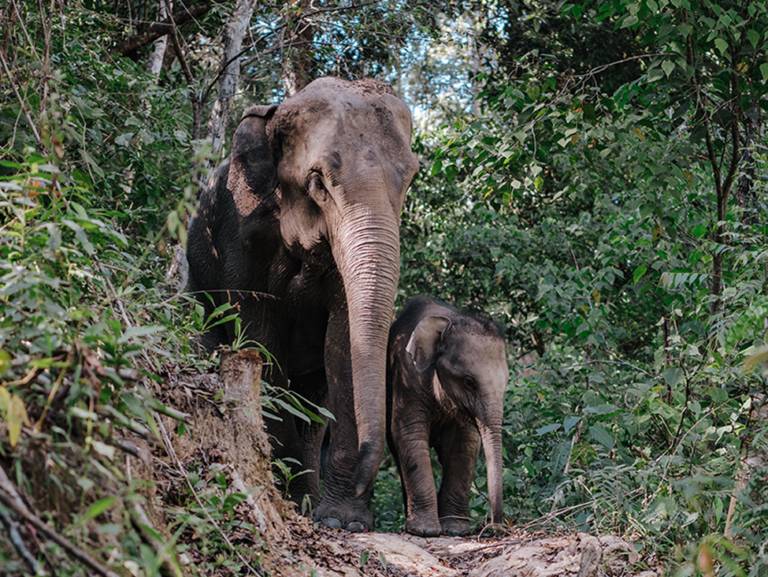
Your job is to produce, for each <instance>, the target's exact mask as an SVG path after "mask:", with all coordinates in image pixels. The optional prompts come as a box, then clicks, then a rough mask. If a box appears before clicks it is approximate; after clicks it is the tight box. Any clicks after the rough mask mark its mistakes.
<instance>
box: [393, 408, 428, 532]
mask: <svg viewBox="0 0 768 577" xmlns="http://www.w3.org/2000/svg"><path fill="white" fill-rule="evenodd" d="M392 438H393V440H394V443H395V446H396V448H397V461H398V465H399V468H400V478H401V480H402V482H403V488H404V492H405V497H406V499H405V514H406V521H405V530H406V531H407V532H408V533H411V534H412V535H419V536H421V537H435V536H437V535H439V534H440V521H439V520H438V518H437V495H436V491H435V480H434V477H433V476H432V463H431V461H430V457H429V431H428V430H427V426H426V425H425V424H422V423H418V424H415V425H414V424H408V425H407V426H404V425H403V424H398V423H397V422H396V423H394V426H393V430H392Z"/></svg>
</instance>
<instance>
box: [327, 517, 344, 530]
mask: <svg viewBox="0 0 768 577" xmlns="http://www.w3.org/2000/svg"><path fill="white" fill-rule="evenodd" d="M322 523H323V525H325V526H326V527H329V528H331V529H341V521H339V520H338V519H336V518H335V517H323V519H322Z"/></svg>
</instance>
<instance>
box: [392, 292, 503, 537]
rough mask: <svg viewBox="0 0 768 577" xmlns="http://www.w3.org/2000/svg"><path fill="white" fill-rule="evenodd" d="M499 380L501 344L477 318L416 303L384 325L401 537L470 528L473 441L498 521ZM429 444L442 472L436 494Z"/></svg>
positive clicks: (433, 303) (431, 302)
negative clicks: (403, 511)
mask: <svg viewBox="0 0 768 577" xmlns="http://www.w3.org/2000/svg"><path fill="white" fill-rule="evenodd" d="M508 380H509V369H508V367H507V354H506V346H505V342H504V338H503V336H502V334H501V331H500V330H499V328H498V326H497V325H496V324H495V323H494V322H493V321H492V320H491V319H490V318H488V317H486V316H485V315H483V314H480V313H467V312H460V311H458V310H456V309H455V308H453V307H451V306H449V305H447V304H445V303H442V302H440V301H437V300H435V299H430V298H426V297H417V298H414V299H411V300H410V301H408V303H406V305H405V307H404V308H403V311H402V312H401V313H400V315H399V316H398V318H397V319H396V320H395V322H394V323H393V324H392V328H391V329H390V336H389V351H388V353H387V399H388V403H387V432H388V441H389V446H390V450H391V451H392V454H393V455H394V457H395V462H396V463H397V466H398V470H399V472H400V478H401V480H402V482H403V497H404V499H403V501H404V503H405V507H406V526H405V528H406V531H408V532H409V533H412V534H414V535H419V536H422V537H433V536H436V535H439V534H444V535H462V534H466V533H467V532H468V531H469V529H470V522H469V491H470V488H471V485H472V480H473V479H474V475H475V464H476V461H477V456H478V453H479V451H480V447H481V445H482V447H483V449H484V452H485V460H486V465H487V470H488V497H489V500H490V505H491V520H492V522H493V523H500V522H501V520H502V485H501V481H502V478H501V474H502V463H501V422H502V416H503V404H504V390H505V388H506V386H507V381H508ZM430 448H434V449H435V450H436V452H437V457H438V460H439V461H440V466H441V468H442V481H441V484H440V491H439V493H438V492H437V491H436V489H435V482H434V477H433V475H432V465H431V459H430Z"/></svg>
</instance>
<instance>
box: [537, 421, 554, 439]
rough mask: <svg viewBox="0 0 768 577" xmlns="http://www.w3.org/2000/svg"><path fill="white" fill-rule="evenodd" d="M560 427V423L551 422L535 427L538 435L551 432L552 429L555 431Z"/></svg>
mask: <svg viewBox="0 0 768 577" xmlns="http://www.w3.org/2000/svg"><path fill="white" fill-rule="evenodd" d="M559 428H560V423H551V424H549V425H544V426H543V427H539V428H538V429H536V434H537V435H538V436H542V435H546V434H547V433H552V432H553V431H557V430H558V429H559Z"/></svg>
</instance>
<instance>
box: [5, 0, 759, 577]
mask: <svg viewBox="0 0 768 577" xmlns="http://www.w3.org/2000/svg"><path fill="white" fill-rule="evenodd" d="M325 76H333V77H338V78H341V79H344V80H357V79H362V78H373V79H376V80H377V81H381V82H383V83H386V84H388V85H390V86H391V87H392V89H393V90H394V93H395V94H397V95H398V96H399V97H400V98H401V99H402V101H403V102H404V103H405V105H407V107H408V109H409V110H410V113H411V116H412V131H411V144H410V146H411V150H412V151H413V152H414V153H415V155H416V156H417V158H418V171H417V172H416V173H415V176H414V177H413V180H412V182H411V184H410V187H409V188H408V190H407V192H406V193H405V197H404V202H403V205H402V212H401V215H400V224H399V227H400V228H399V245H400V248H399V259H400V261H399V266H400V269H399V283H398V284H397V285H396V294H395V308H394V310H393V311H392V312H393V314H394V312H395V311H399V310H400V309H401V308H402V307H403V305H404V304H405V302H406V301H407V300H408V299H409V298H411V297H414V296H416V295H431V296H434V297H436V298H439V299H441V300H443V301H445V302H448V303H451V304H453V305H456V306H457V307H461V308H468V309H473V310H482V311H485V313H487V314H488V315H490V317H492V318H493V320H494V321H495V322H496V323H497V324H498V326H499V327H501V330H502V331H503V336H504V338H505V341H506V352H507V361H508V365H509V381H508V383H507V387H506V391H505V393H504V401H503V420H502V430H501V465H502V469H501V475H502V480H503V482H502V489H501V490H502V504H503V519H504V520H503V523H501V524H495V525H494V527H492V528H491V529H490V530H488V529H487V526H488V521H489V517H488V515H489V511H490V509H489V499H490V494H491V491H492V487H490V486H489V483H488V481H487V480H486V461H485V459H484V458H483V455H482V454H481V457H480V459H479V460H478V462H477V472H476V475H475V478H474V482H473V483H472V486H471V489H470V492H469V510H470V516H471V520H472V525H473V529H474V535H472V536H470V537H466V538H465V540H466V542H467V543H479V546H480V547H484V548H485V549H478V551H480V552H481V553H482V555H483V557H482V559H483V561H488V562H492V561H493V559H492V558H491V553H489V551H496V550H495V549H493V547H494V546H496V545H494V543H503V544H504V545H503V546H504V547H505V549H504V550H505V551H506V553H504V555H507V558H511V557H509V555H514V553H512V552H511V551H512V549H513V548H514V547H513V543H519V542H528V541H526V540H529V539H534V538H535V539H545V540H546V539H549V541H547V543H552V542H554V541H555V540H556V539H558V538H562V539H566V540H567V539H570V538H573V539H581V541H580V542H581V543H584V542H586V541H585V540H586V539H587V536H591V537H589V538H592V537H596V538H597V539H598V541H600V540H601V539H602V541H601V543H607V542H608V541H607V540H608V539H616V540H617V542H618V540H620V542H621V543H623V544H629V545H627V548H628V551H629V552H628V553H627V559H629V560H630V561H626V562H625V563H621V564H619V566H618V567H617V566H616V564H613V565H610V564H607V565H606V564H603V565H600V566H599V567H598V566H597V565H596V566H595V568H594V570H588V568H587V569H585V567H586V565H585V563H586V561H585V560H584V559H585V558H586V553H583V554H582V560H581V565H579V564H578V562H577V564H576V569H575V570H574V571H572V572H568V571H566V570H565V569H563V570H562V571H560V572H558V570H556V569H552V568H550V569H549V572H546V571H545V570H543V569H542V570H541V571H540V572H535V571H531V572H528V573H525V572H514V571H512V570H511V569H506V570H505V571H497V572H496V573H493V572H487V573H483V572H478V571H480V569H479V568H478V567H479V565H477V566H475V567H474V571H475V572H474V573H473V572H472V571H473V567H472V565H473V564H478V563H479V561H477V559H479V557H475V558H473V560H471V561H470V560H469V557H466V558H464V560H463V561H462V558H460V557H456V559H458V560H456V561H455V563H454V564H453V565H451V566H450V567H447V568H446V569H445V571H446V572H444V573H440V572H435V573H418V572H412V573H409V572H408V571H404V570H401V569H397V567H396V564H395V562H394V561H393V560H392V559H390V560H388V558H390V557H391V558H394V557H395V556H396V555H395V553H396V552H394V551H393V552H391V553H386V552H384V550H383V549H378V548H377V546H375V545H371V543H374V541H373V540H375V539H379V540H380V542H382V543H383V540H384V539H386V538H389V537H388V536H389V535H390V534H397V533H400V532H401V531H403V527H404V524H405V522H406V518H405V512H404V503H403V493H402V489H401V480H400V477H399V475H398V468H397V466H396V463H395V460H394V459H393V456H392V455H391V454H389V453H387V454H386V455H385V456H384V459H383V462H382V464H381V466H380V468H379V469H378V475H377V476H376V478H375V485H374V486H373V488H372V504H371V510H372V511H373V515H374V526H373V527H370V528H369V529H373V530H374V531H373V532H371V533H367V535H368V537H367V539H369V541H367V542H366V543H368V544H367V545H365V547H364V548H362V549H360V548H357V549H355V548H350V549H346V547H352V546H351V545H347V544H346V541H347V537H346V536H345V535H347V534H345V533H343V532H342V531H338V530H334V529H327V528H321V527H318V526H317V523H315V524H314V525H313V524H312V522H311V514H312V508H313V503H312V502H310V500H308V499H304V500H301V501H300V502H298V503H297V504H296V505H293V504H291V503H290V502H289V501H288V500H287V499H286V500H283V496H282V495H281V494H282V493H287V492H288V489H289V488H290V487H291V486H294V487H297V486H298V484H300V483H301V482H302V480H303V478H304V476H305V474H306V470H309V467H308V465H307V464H306V463H301V462H297V461H296V460H295V459H291V458H284V457H281V456H280V455H273V456H272V457H270V456H269V450H268V449H265V448H264V446H263V445H264V444H265V443H264V439H263V433H262V432H261V421H262V419H263V420H265V421H267V423H269V422H270V421H271V420H280V418H281V417H280V416H279V415H286V416H287V418H290V419H294V420H295V421H296V422H297V423H306V426H307V427H309V426H310V425H312V424H313V423H314V424H321V425H323V426H324V425H325V423H330V422H332V423H334V425H332V427H333V426H339V425H338V423H339V422H340V421H341V420H342V419H343V415H335V414H334V411H333V410H329V408H328V407H327V406H325V405H324V404H323V403H322V402H319V401H317V400H316V399H311V398H305V396H304V395H302V394H299V393H298V392H296V391H295V390H291V387H290V386H288V385H286V386H285V387H283V386H280V385H279V384H278V383H277V382H275V381H272V380H270V379H269V378H264V380H263V381H262V382H261V383H260V397H256V400H255V401H254V402H256V403H258V402H260V403H261V410H260V411H258V410H257V411H256V413H257V414H256V415H251V417H249V418H252V421H253V422H257V423H258V427H257V428H258V429H259V431H258V433H259V434H258V435H256V433H254V435H255V436H254V437H253V439H251V437H248V439H250V440H249V442H251V441H252V445H253V446H257V447H258V450H260V451H262V452H263V453H264V459H265V460H266V461H265V463H259V465H258V467H259V470H260V471H262V473H263V475H264V478H265V479H267V481H265V482H264V487H261V488H258V490H257V489H254V488H253V487H252V486H251V485H252V484H253V483H251V482H248V479H246V482H245V483H244V482H243V479H242V478H240V476H239V474H238V473H237V463H236V462H235V465H232V463H230V462H228V461H227V460H226V459H227V458H228V457H227V456H226V452H227V450H228V448H227V446H226V445H227V442H229V441H226V439H229V437H227V435H229V434H230V433H228V432H227V431H228V427H227V425H226V423H228V422H229V421H228V419H234V418H235V417H234V416H233V415H234V410H233V409H231V405H232V401H231V399H230V400H229V401H228V400H227V395H228V394H229V393H228V392H227V393H226V394H225V393H224V392H223V389H221V387H220V385H218V384H217V383H218V381H217V380H216V378H218V377H215V375H216V374H217V373H218V371H219V366H220V365H222V377H221V378H222V379H223V381H226V378H227V377H226V375H225V373H226V371H225V370H224V366H225V365H226V363H227V362H228V359H230V360H231V359H232V358H233V357H232V355H236V356H237V355H245V356H243V357H242V358H245V359H254V358H256V359H257V360H256V361H253V362H256V363H258V364H260V363H262V362H264V363H265V366H266V367H272V369H270V368H267V369H265V372H264V375H270V374H276V373H275V371H276V369H275V367H276V366H278V365H279V363H278V361H277V360H276V358H275V357H274V356H273V353H274V354H276V352H275V351H270V350H269V349H270V348H271V347H270V346H268V345H267V344H265V343H262V342H256V340H254V339H252V338H249V332H248V330H249V327H248V326H247V324H248V323H246V322H244V321H243V320H242V319H241V318H240V316H239V313H240V310H241V309H240V307H239V306H238V305H234V306H233V305H232V304H229V303H227V302H223V304H221V303H218V302H216V303H214V304H216V306H213V305H211V304H210V303H213V302H214V301H213V300H212V299H211V300H210V301H209V302H206V301H205V299H204V298H201V297H200V295H199V294H197V295H196V294H193V293H192V292H190V291H189V290H187V289H188V286H189V285H188V278H189V276H190V274H189V271H190V264H188V263H187V259H186V258H185V256H184V255H185V250H186V247H187V244H188V240H189V237H190V235H191V234H192V233H191V232H190V231H191V230H192V229H191V228H190V227H189V224H190V221H191V219H193V218H195V217H196V215H197V212H198V211H197V207H198V198H199V197H200V195H201V191H205V190H212V189H213V188H214V186H215V182H216V172H215V169H216V167H217V166H218V165H219V164H220V163H221V162H222V161H223V160H224V159H226V158H227V157H228V156H229V155H230V153H233V154H234V152H233V151H236V144H235V143H234V140H233V135H234V134H235V131H236V129H237V128H238V124H239V122H240V119H241V117H243V113H244V112H246V111H248V110H253V109H251V108H250V107H251V106H253V105H274V104H280V103H282V102H284V101H286V99H288V98H289V97H292V96H293V95H295V94H297V93H301V91H302V89H304V88H305V87H306V86H307V85H309V84H310V83H311V82H312V81H313V80H315V79H318V78H321V77H325ZM270 110H271V109H270ZM278 111H279V108H278ZM252 114H254V113H252ZM258 114H261V112H258ZM265 114H267V113H265ZM268 114H272V112H271V111H270V112H269V113H268ZM766 114H768V4H767V3H765V2H764V1H760V0H445V1H443V0H338V1H337V0H285V1H282V2H281V1H275V0H270V1H266V2H257V1H256V0H2V1H1V2H0V575H2V576H8V577H11V576H13V577H16V576H21V575H56V576H67V577H70V576H71V577H79V576H88V575H103V576H106V575H109V576H115V575H119V576H126V577H128V576H133V577H153V576H160V575H162V576H164V577H167V576H173V577H181V576H187V575H189V576H204V575H205V576H214V575H215V576H227V577H228V576H236V575H307V576H309V575H369V574H370V575H409V574H411V575H414V574H418V575H422V574H423V575H477V576H478V577H483V576H485V575H489V576H490V575H571V574H573V575H574V576H575V575H576V574H578V575H579V577H587V576H588V575H643V576H645V577H651V576H653V575H659V576H661V575H669V576H680V577H682V576H701V577H715V576H718V577H721V576H722V577H725V576H734V577H766V576H768V138H767V136H768V131H767V130H766V126H765V123H766V119H765V115H766ZM247 117H248V112H246V117H245V118H247ZM243 122H244V123H245V120H244V121H243ZM230 174H231V173H230ZM313 198H315V197H313ZM318 202H319V201H318ZM238 210H239V208H238ZM334 254H335V253H334ZM191 264H192V265H194V263H191ZM342 272H343V271H342ZM345 278H346V277H345ZM233 288H235V287H233ZM347 290H349V289H347ZM348 296H349V294H348ZM350 307H351V304H350ZM351 310H352V309H351V308H350V311H351ZM350 314H351V313H350ZM393 318H394V317H393ZM329 322H330V321H329ZM224 326H227V327H230V329H231V331H230V338H229V340H228V342H226V343H225V344H224V346H219V347H218V348H216V349H215V350H213V351H207V350H204V349H203V347H201V345H200V335H201V334H202V333H205V332H206V331H211V330H214V329H216V328H221V327H224ZM350 330H351V329H350ZM347 346H348V343H347ZM254 350H255V351H257V352H258V356H256V357H253V356H248V353H249V351H250V352H251V353H252V352H253V351H254ZM238 358H240V357H238ZM230 368H231V367H230ZM235 369H237V367H235ZM235 369H232V370H231V371H230V373H231V372H233V371H234V372H237V371H236V370H235ZM270 370H271V371H273V372H270ZM355 370H357V368H356V367H355V365H354V361H353V371H355ZM241 372H242V371H241ZM238 374H240V373H238ZM355 379H357V377H355ZM248 386H249V387H250V385H248ZM254 386H256V387H257V388H258V386H259V382H258V381H256V382H255V385H254ZM246 388H247V387H246ZM248 390H250V389H248ZM382 394H383V393H382ZM246 397H247V395H246ZM246 397H243V399H244V398H246ZM247 398H250V397H247ZM200 399H203V400H200ZM251 400H253V399H251ZM241 401H242V399H241ZM243 402H244V401H243ZM355 402H359V399H358V398H357V397H356V399H355ZM228 403H229V404H228ZM205 411H207V412H206V413H205V414H206V415H209V417H206V418H210V419H219V421H221V422H222V423H224V424H223V425H221V428H219V429H216V428H212V429H210V430H211V431H219V433H216V435H220V436H219V437H216V435H214V433H210V435H211V436H212V438H210V439H208V440H206V441H205V442H206V443H208V445H206V447H208V448H207V449H205V450H203V449H201V448H200V447H198V448H197V449H195V450H192V449H189V447H186V445H184V443H186V442H188V441H185V439H190V438H195V437H194V435H195V434H196V432H195V425H196V424H197V423H199V421H196V420H195V419H197V417H196V415H198V414H201V412H205ZM210 415H213V416H210ZM249 422H250V421H249ZM206 426H207V425H206ZM216 426H217V427H218V426H219V425H216ZM238 426H239V425H238ZM302 426H303V425H302ZM199 428H200V427H199V426H198V429H199ZM331 430H333V429H331ZM209 432H210V431H209ZM361 435H362V433H361ZM235 437H237V435H235ZM217 441H220V443H219V444H218V445H217ZM234 442H237V441H236V439H235V441H234ZM201 446H202V445H201ZM174 447H175V448H174ZM187 449H189V450H187ZM238 450H239V449H238ZM238 454H239V453H238ZM318 460H319V457H318ZM235 461H236V460H235ZM435 471H436V473H437V474H438V475H439V471H440V467H439V466H437V464H435ZM272 476H274V478H275V480H276V482H277V484H273V483H272V482H271V477H272ZM325 482H326V483H328V482H329V481H327V480H326V481H325ZM254 511H256V513H254ZM259 511H261V512H259ZM265 511H266V513H265ZM262 513H263V514H262ZM302 515H308V516H309V517H305V516H302ZM478 533H479V534H480V535H479V536H478ZM569 536H579V537H569ZM360 538H366V537H360ZM350 539H351V538H350ZM457 539H458V538H457ZM505 539H506V540H505ZM422 541H423V540H422ZM422 541H413V543H416V542H418V543H422ZM427 541H428V540H427ZM376 542H379V541H376ZM405 542H406V541H404V543H405ZM436 542H439V540H436ZM407 543H412V542H411V541H407ZM409 546H410V545H409ZM334 547H335V548H334ZM403 547H405V545H403ZM553 547H554V546H553ZM603 547H604V545H603ZM403 551H405V553H403ZM407 551H408V550H407V549H403V550H402V551H401V552H400V554H401V556H403V555H404V556H406V557H407V556H408V553H407ZM429 551H431V552H432V553H433V554H435V555H436V556H438V557H440V555H438V554H437V553H435V550H434V549H429ZM585 551H586V549H585ZM552 555H553V556H554V555H555V553H552ZM502 556H503V555H501V554H499V558H501V557H502ZM605 557H606V553H605V552H604V553H603V558H605ZM558 558H559V557H558ZM334 563H336V565H334ZM462 563H464V565H462ZM344 564H347V565H348V566H349V567H346V565H345V566H344V567H342V566H341V565H344ZM353 569H354V572H350V571H352V570H353ZM398 571H399V572H398ZM449 571H453V572H449ZM569 571H570V570H569ZM590 571H591V572H590Z"/></svg>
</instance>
